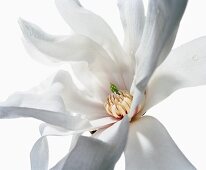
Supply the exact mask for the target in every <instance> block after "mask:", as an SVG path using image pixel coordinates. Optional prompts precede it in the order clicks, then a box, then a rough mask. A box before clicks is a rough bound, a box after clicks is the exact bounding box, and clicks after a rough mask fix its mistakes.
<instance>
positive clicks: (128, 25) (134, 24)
mask: <svg viewBox="0 0 206 170" xmlns="http://www.w3.org/2000/svg"><path fill="white" fill-rule="evenodd" d="M118 7H119V12H120V17H121V21H122V26H123V29H124V48H125V50H126V51H127V53H128V55H129V56H131V64H135V59H134V54H135V52H136V50H137V48H138V46H139V44H140V41H141V37H142V33H143V28H144V21H145V14H144V6H143V2H142V0H127V1H125V0H118Z"/></svg>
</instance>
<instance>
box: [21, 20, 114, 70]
mask: <svg viewBox="0 0 206 170" xmlns="http://www.w3.org/2000/svg"><path fill="white" fill-rule="evenodd" d="M19 24H20V27H21V29H22V32H23V34H24V37H25V39H26V42H25V43H31V44H32V45H33V46H34V48H36V49H37V50H39V51H40V52H41V53H43V54H44V55H45V56H46V57H48V58H50V59H51V60H53V61H85V62H88V64H89V66H90V67H91V68H92V69H98V67H99V68H102V67H103V66H104V67H105V68H104V69H107V70H108V69H109V70H110V71H111V69H113V67H112V66H113V65H114V62H113V61H112V59H111V58H110V57H109V56H108V54H107V53H106V51H105V50H104V49H103V48H102V47H101V46H99V45H98V44H97V43H95V42H94V41H92V40H91V39H89V38H87V37H85V36H82V35H71V36H52V35H49V34H47V33H45V32H44V31H43V30H42V29H41V28H39V27H38V26H37V25H35V24H32V23H29V22H27V21H24V20H22V19H20V20H19ZM27 46H28V45H26V47H27ZM29 47H30V46H29ZM80 49H81V50H80ZM27 50H28V51H29V50H30V49H27ZM31 50H32V49H31ZM32 52H33V51H32ZM34 54H35V53H34ZM31 55H32V56H34V55H33V54H32V53H31ZM35 57H36V56H35ZM37 57H38V56H37ZM100 63H101V64H100ZM94 67H95V68H94Z"/></svg>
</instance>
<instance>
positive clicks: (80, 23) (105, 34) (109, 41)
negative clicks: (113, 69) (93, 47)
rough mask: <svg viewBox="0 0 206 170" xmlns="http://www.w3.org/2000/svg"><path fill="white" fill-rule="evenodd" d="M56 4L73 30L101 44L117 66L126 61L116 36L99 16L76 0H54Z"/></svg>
mask: <svg viewBox="0 0 206 170" xmlns="http://www.w3.org/2000/svg"><path fill="white" fill-rule="evenodd" d="M56 6H57V8H58V10H59V12H60V14H61V15H62V17H63V18H64V20H65V21H66V22H67V23H68V24H69V25H70V27H71V28H72V29H73V30H74V32H76V33H78V34H81V35H85V36H88V37H89V38H91V39H92V40H94V41H95V42H97V43H98V44H100V45H102V46H103V47H104V48H105V49H106V50H108V52H109V53H110V54H111V55H112V56H113V57H114V58H115V59H116V61H117V63H118V64H119V66H120V65H121V66H124V65H125V63H127V58H126V56H125V54H124V51H123V49H122V48H121V45H120V44H119V42H118V40H117V38H116V36H115V35H114V34H113V31H112V30H111V28H110V27H109V26H108V25H107V23H106V22H105V21H104V20H103V19H102V18H101V17H99V16H97V15H96V14H94V13H92V12H90V11H89V10H86V9H85V8H83V7H82V5H81V4H80V2H79V1H78V0H56Z"/></svg>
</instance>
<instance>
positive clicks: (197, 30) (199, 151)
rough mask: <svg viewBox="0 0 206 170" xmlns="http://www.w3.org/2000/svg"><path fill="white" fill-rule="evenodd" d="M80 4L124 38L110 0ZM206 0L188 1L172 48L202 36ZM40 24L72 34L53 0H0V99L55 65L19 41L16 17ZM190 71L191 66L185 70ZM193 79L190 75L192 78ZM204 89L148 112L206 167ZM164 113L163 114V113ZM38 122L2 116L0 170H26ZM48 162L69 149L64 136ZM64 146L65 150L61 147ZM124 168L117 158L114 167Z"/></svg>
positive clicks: (190, 90)
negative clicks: (44, 61) (35, 55)
mask: <svg viewBox="0 0 206 170" xmlns="http://www.w3.org/2000/svg"><path fill="white" fill-rule="evenodd" d="M83 4H85V5H86V7H88V8H90V9H92V10H93V11H95V12H96V13H98V14H100V15H101V16H103V17H104V18H105V20H106V21H107V22H109V24H110V25H111V26H112V28H113V30H114V32H115V33H116V34H117V35H118V37H119V39H120V40H122V38H123V37H122V29H121V24H120V21H119V18H118V17H119V16H118V12H117V8H116V6H115V1H114V0H104V1H103V0H84V1H83ZM205 6H206V1H204V0H190V1H189V3H188V7H187V9H186V13H185V15H184V17H183V20H182V22H181V26H180V30H179V32H178V35H177V39H176V42H175V47H177V46H179V45H180V44H182V43H185V42H187V41H190V40H192V39H195V38H198V37H200V36H204V35H206V19H205V17H206V9H205ZM20 16H21V17H22V18H24V19H27V20H29V21H32V22H34V23H36V24H38V25H40V26H41V27H42V28H43V29H44V30H45V31H48V32H50V33H53V34H66V33H69V32H70V29H69V28H68V26H67V25H66V24H65V23H64V22H63V19H62V18H61V17H60V15H59V14H58V12H57V10H56V8H55V5H54V1H51V0H18V1H14V0H7V1H3V0H1V5H0V21H1V24H0V101H3V100H4V99H6V97H7V96H8V95H10V94H11V93H13V92H14V91H19V90H26V89H28V88H30V87H32V86H35V85H37V84H38V83H39V82H40V81H41V80H43V79H45V78H46V77H47V76H48V75H50V74H51V73H53V72H54V71H55V70H56V69H57V68H56V67H51V66H45V65H42V64H39V63H37V62H36V61H33V60H32V59H31V58H30V57H29V56H28V54H27V53H26V52H25V50H24V48H23V45H22V43H21V39H20V38H21V32H20V29H19V27H18V24H17V20H18V18H19V17H20ZM188 69H189V68H188ZM191 79H192V77H191ZM205 96H206V87H204V86H202V87H196V88H188V89H184V90H181V91H178V92H176V93H175V94H173V95H172V96H171V97H169V98H168V99H167V100H165V101H164V102H163V103H162V104H160V105H158V106H156V107H155V108H154V109H153V110H151V112H150V114H151V115H152V114H153V115H156V117H157V118H158V119H159V120H160V121H161V122H162V123H163V124H164V125H165V127H166V128H167V130H168V131H169V133H170V134H171V136H172V137H173V139H174V140H175V142H176V143H177V145H178V146H179V148H180V149H181V150H182V151H183V153H184V154H185V155H186V156H187V157H188V159H189V160H190V161H191V162H192V163H193V164H194V165H195V166H196V167H197V169H202V170H204V169H206V163H205V162H204V159H205V157H206V146H205V143H206V139H205V137H206V135H205V134H206V133H205V130H206V123H205V121H206V116H205V114H206V105H205ZM165 113H167V114H166V115H167V116H165ZM38 124H39V121H36V120H32V119H26V120H25V119H15V120H0V169H1V170H28V169H30V163H29V152H30V150H31V148H32V145H33V144H34V142H35V141H36V140H37V139H38V137H39V133H38ZM51 141H52V142H51V147H52V150H51V154H52V156H51V161H52V162H53V163H52V164H51V165H53V164H54V163H55V161H57V160H58V159H60V158H61V157H62V156H63V155H64V154H65V153H66V152H67V148H68V143H69V139H68V138H58V139H56V138H55V139H54V138H52V139H51ZM65 148H66V149H65ZM116 169H118V170H121V169H122V170H123V169H124V163H123V161H121V163H120V164H118V167H117V168H116Z"/></svg>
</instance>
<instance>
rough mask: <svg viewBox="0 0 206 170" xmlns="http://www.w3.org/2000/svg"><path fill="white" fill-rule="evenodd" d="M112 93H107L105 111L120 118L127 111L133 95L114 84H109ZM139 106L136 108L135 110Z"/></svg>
mask: <svg viewBox="0 0 206 170" xmlns="http://www.w3.org/2000/svg"><path fill="white" fill-rule="evenodd" d="M110 90H111V91H112V93H111V94H110V95H108V97H107V100H106V102H105V103H104V107H105V109H106V111H107V113H108V114H109V115H111V116H113V117H115V118H117V119H122V118H123V117H124V116H125V115H126V114H128V113H129V110H130V106H131V103H132V99H133V96H132V95H131V94H130V93H129V92H128V91H127V90H119V89H118V88H117V86H115V85H114V84H111V85H110ZM140 109H141V108H138V109H137V112H139V111H140Z"/></svg>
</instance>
